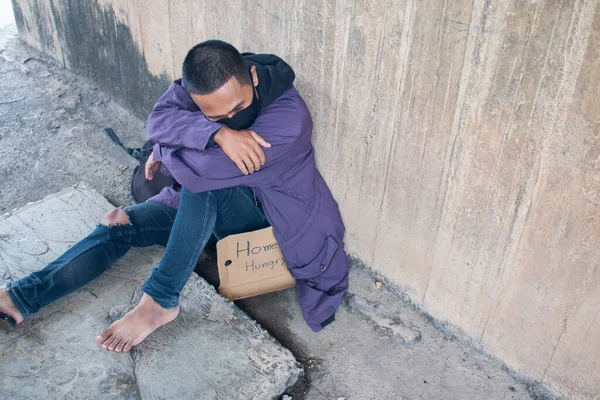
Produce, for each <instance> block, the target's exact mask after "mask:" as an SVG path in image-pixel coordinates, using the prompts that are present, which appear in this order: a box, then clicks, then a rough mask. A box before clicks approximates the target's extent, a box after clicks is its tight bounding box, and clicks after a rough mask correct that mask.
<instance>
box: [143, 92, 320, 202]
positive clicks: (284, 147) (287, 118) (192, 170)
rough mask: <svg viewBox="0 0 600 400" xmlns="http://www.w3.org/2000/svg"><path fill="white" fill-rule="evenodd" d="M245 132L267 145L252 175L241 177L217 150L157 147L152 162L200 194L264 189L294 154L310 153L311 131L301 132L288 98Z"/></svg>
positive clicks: (272, 107) (233, 164) (299, 123)
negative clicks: (242, 188) (240, 188)
mask: <svg viewBox="0 0 600 400" xmlns="http://www.w3.org/2000/svg"><path fill="white" fill-rule="evenodd" d="M249 129H251V130H253V131H255V132H256V133H258V134H259V135H261V136H262V137H263V138H264V139H265V140H267V141H268V142H269V143H270V144H271V148H265V149H264V152H265V158H266V163H265V165H264V166H263V167H262V168H261V169H260V170H259V171H257V172H254V173H253V174H249V175H243V174H242V173H241V171H240V170H239V168H238V167H237V165H236V164H235V163H234V162H233V161H232V160H231V159H230V158H229V157H228V156H227V155H226V154H225V153H224V152H223V150H221V148H220V147H210V148H208V149H206V150H203V151H200V150H197V149H190V148H179V149H177V148H173V147H167V146H163V145H158V146H155V152H156V151H157V154H156V155H155V159H157V160H158V159H160V160H161V161H162V162H163V164H164V165H165V166H166V168H167V169H168V170H169V171H170V173H171V174H172V175H173V177H174V178H175V179H176V180H177V182H179V183H180V184H181V185H182V186H184V187H185V188H187V189H188V190H190V191H192V192H204V191H207V190H217V189H223V188H226V187H232V186H238V185H244V186H268V185H270V184H271V183H272V182H273V181H274V180H275V179H276V178H277V177H279V176H280V175H281V174H282V173H283V172H284V171H285V169H286V168H287V167H288V166H289V165H290V163H291V162H292V160H293V159H297V157H294V155H297V153H299V152H306V153H307V154H308V152H310V151H312V146H311V144H310V135H311V132H312V130H311V129H304V127H303V123H302V118H301V113H300V112H299V111H298V108H297V107H296V106H295V104H294V103H293V102H292V101H290V100H289V99H287V100H281V101H280V100H277V101H275V102H274V103H272V104H271V105H270V106H269V107H267V108H266V109H265V110H263V111H262V112H261V114H260V115H259V117H258V118H257V119H256V121H255V122H254V124H253V125H252V126H251V127H250V128H249Z"/></svg>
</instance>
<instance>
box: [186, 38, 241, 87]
mask: <svg viewBox="0 0 600 400" xmlns="http://www.w3.org/2000/svg"><path fill="white" fill-rule="evenodd" d="M181 76H182V78H183V85H184V87H185V89H186V90H187V91H188V93H194V94H209V93H212V92H214V91H215V90H217V89H219V88H220V87H221V86H223V85H224V84H225V83H227V82H228V81H229V80H230V79H231V77H232V76H235V77H236V78H237V80H238V82H240V84H242V85H243V84H249V83H251V82H250V74H249V72H248V71H247V69H246V66H245V64H244V59H243V58H242V55H241V54H240V52H239V51H237V49H236V48H235V47H233V46H232V45H230V44H229V43H226V42H223V41H222V40H207V41H205V42H202V43H199V44H197V45H195V46H194V47H192V49H191V50H190V51H189V52H188V53H187V56H185V60H184V61H183V68H182V73H181Z"/></svg>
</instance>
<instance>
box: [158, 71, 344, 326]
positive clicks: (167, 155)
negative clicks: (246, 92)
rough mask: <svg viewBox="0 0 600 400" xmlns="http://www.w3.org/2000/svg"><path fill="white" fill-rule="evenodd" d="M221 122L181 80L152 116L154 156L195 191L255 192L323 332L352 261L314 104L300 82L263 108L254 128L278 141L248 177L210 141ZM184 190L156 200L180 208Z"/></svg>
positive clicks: (307, 314) (310, 316)
mask: <svg viewBox="0 0 600 400" xmlns="http://www.w3.org/2000/svg"><path fill="white" fill-rule="evenodd" d="M220 127H221V125H220V124H218V123H215V122H211V121H208V120H207V119H206V118H205V117H204V114H202V112H201V111H200V109H199V108H198V107H197V106H196V104H195V103H194V102H193V101H192V99H191V98H190V97H189V95H188V94H187V92H186V91H185V89H184V88H183V87H182V86H181V81H180V80H178V81H175V82H174V83H173V84H171V86H170V87H169V89H168V90H167V92H166V93H165V94H163V96H162V97H161V98H160V99H159V100H158V103H157V104H156V106H155V107H154V109H153V110H152V113H151V114H150V116H149V118H148V133H149V136H150V139H152V140H153V141H155V142H156V143H157V144H156V145H155V146H154V158H155V160H159V161H162V163H163V167H166V169H167V170H168V172H169V173H170V174H171V175H173V177H175V179H176V180H177V181H178V182H179V183H180V184H181V185H183V186H184V187H186V188H187V189H188V190H190V191H192V192H202V191H207V190H216V189H222V188H226V187H232V186H238V185H241V186H249V187H250V188H251V189H252V190H253V192H254V194H255V195H256V197H257V198H258V199H259V200H260V201H261V203H262V205H263V208H264V211H265V215H266V217H267V219H268V220H269V222H270V223H271V225H272V227H273V231H274V233H275V237H276V239H277V241H278V242H279V245H280V247H281V250H282V252H283V255H284V257H285V259H286V262H287V265H288V268H289V270H290V273H291V274H292V276H293V277H294V278H295V279H296V291H297V294H298V300H299V302H300V305H301V307H302V311H303V314H304V319H305V320H306V322H307V323H308V325H309V326H310V327H311V328H312V330H313V331H315V332H317V331H319V330H321V329H322V323H323V322H325V321H328V320H330V318H331V317H332V316H333V315H334V314H335V312H336V311H337V309H338V307H339V305H340V302H341V300H342V296H343V295H344V293H345V292H346V291H347V289H348V270H349V264H348V257H347V255H346V253H345V251H344V242H343V237H344V232H345V228H344V224H343V222H342V218H341V215H340V212H339V209H338V205H337V203H336V201H335V200H334V198H333V196H332V194H331V192H330V190H329V188H328V187H327V184H326V183H325V181H324V180H323V177H322V176H321V174H320V173H319V171H318V170H317V167H316V165H315V158H314V149H313V146H312V143H311V136H312V128H313V124H312V118H311V116H310V113H309V111H308V108H307V107H306V104H305V103H304V100H303V99H302V97H301V96H300V94H299V93H298V91H297V90H296V89H295V88H293V87H292V88H291V89H289V90H287V91H286V92H285V93H284V94H283V95H281V96H280V97H278V98H277V99H276V100H275V101H274V102H273V103H271V104H270V105H269V106H267V107H266V108H265V109H264V110H262V111H261V112H260V114H259V116H258V117H257V119H256V120H255V122H254V124H253V125H252V126H251V127H250V128H249V129H251V130H253V131H255V132H256V133H258V134H259V135H261V136H262V137H263V138H264V139H265V140H266V141H268V142H269V143H271V145H272V147H271V148H270V149H264V150H265V157H266V160H267V162H266V164H265V165H264V166H263V167H262V168H261V169H260V171H258V172H255V173H253V174H250V175H246V176H244V175H242V173H241V172H240V170H239V169H238V167H237V166H236V165H235V163H234V162H233V161H231V160H230V159H229V157H228V156H227V155H226V154H225V153H224V152H223V151H222V150H221V149H220V148H219V147H207V144H208V142H209V139H210V137H211V135H212V134H213V133H214V132H216V131H217V130H218V129H219V128H220ZM163 172H167V171H165V170H164V168H163ZM178 196H179V195H178V193H177V192H175V191H174V190H173V189H171V188H165V189H163V191H162V192H161V193H160V194H159V195H157V196H154V197H153V198H151V199H149V200H148V201H157V202H161V203H164V204H167V205H170V206H173V207H176V206H177V205H178V202H179V198H178Z"/></svg>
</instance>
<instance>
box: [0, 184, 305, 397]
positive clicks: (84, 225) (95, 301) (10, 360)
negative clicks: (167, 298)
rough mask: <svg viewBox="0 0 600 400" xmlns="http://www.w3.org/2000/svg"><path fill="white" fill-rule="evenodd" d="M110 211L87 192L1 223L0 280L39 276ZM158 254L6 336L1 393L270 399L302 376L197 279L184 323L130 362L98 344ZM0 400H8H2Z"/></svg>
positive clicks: (127, 264) (0, 342)
mask: <svg viewBox="0 0 600 400" xmlns="http://www.w3.org/2000/svg"><path fill="white" fill-rule="evenodd" d="M112 208H113V207H112V206H111V205H110V204H109V203H108V202H107V201H106V199H104V197H102V196H101V195H100V194H98V193H97V192H96V191H95V190H93V189H90V188H89V187H88V186H87V185H85V184H80V185H77V186H76V187H75V188H68V189H65V190H63V191H61V192H59V193H57V194H54V195H50V196H48V197H46V198H45V199H43V200H41V201H38V202H35V203H30V204H28V205H26V206H24V207H22V208H19V209H17V210H15V211H13V212H10V213H7V214H5V215H4V216H2V217H0V276H1V277H2V279H3V281H10V280H14V279H18V278H20V277H22V276H24V275H26V274H28V273H30V272H32V271H35V270H37V269H39V268H42V267H43V266H45V265H46V264H47V263H49V262H51V261H53V260H54V259H55V258H56V257H57V256H58V255H60V254H62V253H63V252H64V251H65V250H66V249H67V248H68V247H69V246H71V245H72V244H73V243H75V242H77V241H78V240H79V239H81V238H82V237H84V236H85V235H87V233H89V232H91V230H92V229H93V228H94V226H95V225H96V223H97V221H99V220H100V218H101V217H102V215H104V213H105V212H106V211H108V210H110V209H112ZM161 255H162V249H161V248H159V247H158V246H157V247H153V248H147V249H133V250H131V251H130V252H129V253H128V254H127V255H126V256H125V257H123V258H122V259H121V260H119V262H117V263H116V264H115V265H114V266H113V267H112V268H111V269H110V270H109V271H107V272H106V273H105V274H104V275H102V276H101V277H100V278H98V279H96V280H95V281H94V282H92V283H91V284H89V285H86V286H85V287H84V288H82V289H81V290H79V291H77V292H75V293H73V294H71V295H69V296H67V297H65V298H63V299H60V300H58V301H57V302H55V303H53V304H51V305H50V306H48V307H47V308H45V309H43V310H42V311H40V312H39V313H37V314H35V315H32V316H31V318H30V319H28V320H27V321H25V322H24V323H23V324H21V325H19V326H17V327H16V328H15V329H14V330H12V331H10V332H2V333H0V359H1V360H2V362H1V363H0V393H2V392H4V394H6V395H9V396H14V397H16V398H89V399H96V398H121V399H140V398H141V399H148V398H153V399H157V398H163V399H173V398H201V399H246V398H248V399H250V398H251V399H271V398H275V397H277V396H278V395H279V394H281V393H282V392H283V391H284V390H285V389H286V388H287V387H289V386H291V385H292V384H294V382H295V381H296V380H297V378H298V376H299V374H300V372H301V369H300V368H299V367H298V366H297V363H296V360H295V358H294V357H293V355H292V354H291V353H290V352H289V350H287V349H285V348H283V347H282V346H281V345H280V344H279V343H277V342H276V341H275V340H274V339H273V338H272V337H271V336H270V335H269V334H268V333H267V332H266V331H265V330H264V329H263V328H261V327H260V326H259V325H258V324H257V323H256V322H254V321H253V320H251V319H250V318H249V317H248V316H247V315H246V314H245V313H243V312H241V311H240V310H239V309H238V308H237V307H235V306H234V304H233V303H231V302H230V301H228V300H226V299H224V298H223V297H221V296H219V295H218V294H217V293H216V292H215V290H214V289H213V287H212V286H210V285H208V284H207V283H206V282H205V281H204V280H202V279H201V278H199V277H197V276H194V277H193V278H192V279H191V280H190V282H188V285H187V286H186V287H185V289H184V291H183V293H182V299H181V310H182V311H181V314H180V316H179V317H178V318H177V319H176V320H175V321H174V322H172V323H170V324H167V325H166V326H164V327H162V328H160V329H159V330H157V331H156V332H155V333H153V334H152V335H150V337H148V339H146V341H145V342H143V343H142V344H141V345H140V346H137V347H136V348H135V349H134V350H133V351H131V352H130V353H128V354H126V353H120V354H119V353H112V352H108V351H105V350H102V348H101V347H100V346H99V345H98V344H97V343H96V342H95V340H94V338H95V337H96V335H97V334H98V333H100V332H101V331H102V330H103V329H104V328H105V327H106V326H107V325H108V324H109V323H110V322H111V320H114V319H117V318H119V317H120V316H121V315H123V314H124V313H126V312H127V311H128V310H129V309H130V308H132V307H133V306H135V304H137V301H138V300H139V297H140V296H141V291H140V290H139V287H140V285H141V284H142V283H143V281H144V280H145V278H146V277H147V276H149V274H150V271H151V270H152V268H153V267H154V266H155V265H156V264H157V263H158V262H159V260H160V257H161ZM0 397H3V395H2V396H0Z"/></svg>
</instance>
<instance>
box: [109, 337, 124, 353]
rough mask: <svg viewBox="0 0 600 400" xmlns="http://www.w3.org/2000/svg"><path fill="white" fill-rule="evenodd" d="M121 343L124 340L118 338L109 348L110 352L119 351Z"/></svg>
mask: <svg viewBox="0 0 600 400" xmlns="http://www.w3.org/2000/svg"><path fill="white" fill-rule="evenodd" d="M121 341H122V339H121V338H117V339H115V340H114V341H113V342H112V343H111V344H110V346H108V349H109V350H111V351H112V350H116V349H117V346H118V345H119V343H121Z"/></svg>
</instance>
